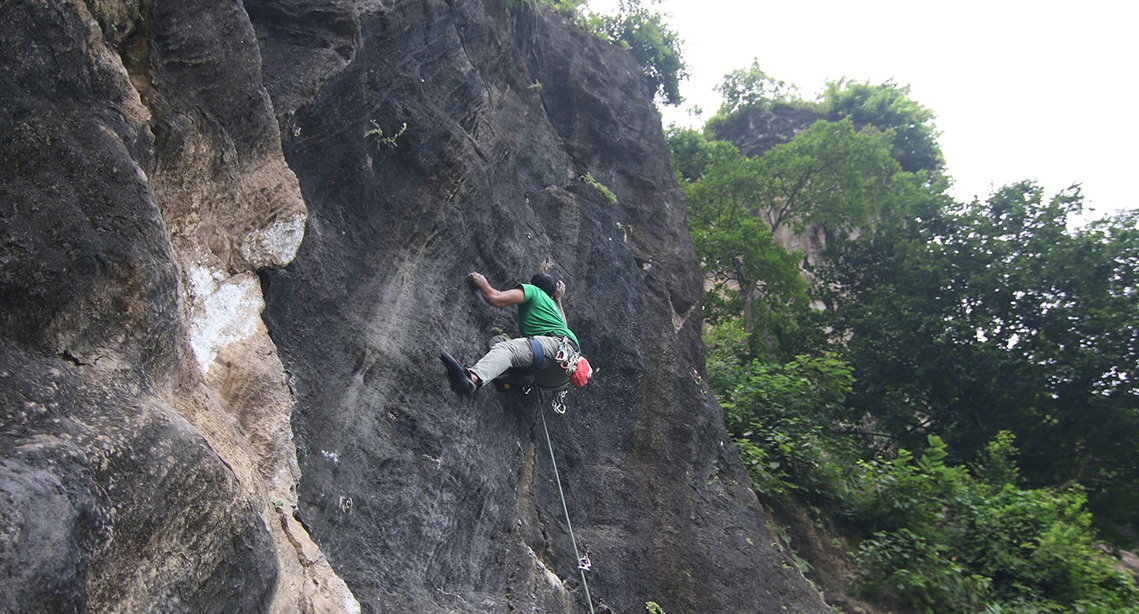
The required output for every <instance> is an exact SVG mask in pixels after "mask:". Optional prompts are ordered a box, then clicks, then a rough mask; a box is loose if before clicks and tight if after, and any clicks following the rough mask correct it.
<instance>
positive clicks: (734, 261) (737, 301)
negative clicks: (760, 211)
mask: <svg viewBox="0 0 1139 614" xmlns="http://www.w3.org/2000/svg"><path fill="white" fill-rule="evenodd" d="M706 152H707V156H708V163H707V165H706V168H705V175H704V177H703V179H701V180H699V181H696V182H692V183H687V184H686V185H685V195H686V196H687V201H688V211H689V220H688V221H689V233H690V234H691V235H692V243H693V245H694V247H695V248H696V256H697V257H698V258H699V259H700V263H701V268H702V270H703V271H704V275H705V277H706V278H707V279H708V281H709V282H710V286H711V287H710V289H709V291H708V292H707V294H706V300H705V309H706V311H707V312H708V316H709V318H710V319H711V320H717V319H721V318H732V317H740V318H742V320H743V323H744V327H745V330H746V331H747V332H748V333H752V332H754V331H756V329H757V327H756V323H757V321H759V320H760V319H761V318H764V317H767V318H770V317H775V315H776V314H785V313H786V312H787V311H788V310H795V309H803V308H805V307H806V305H807V295H806V289H807V284H806V282H805V281H804V280H803V277H802V275H801V274H800V272H799V261H800V259H801V255H800V254H794V253H789V252H788V251H787V250H785V249H783V248H782V247H781V246H780V245H779V244H778V243H776V242H775V238H774V237H773V236H772V234H771V230H770V229H769V228H768V227H767V225H766V224H765V223H764V222H763V221H762V220H761V219H760V218H758V217H757V216H756V215H755V213H754V207H755V204H756V203H757V202H758V200H759V198H760V196H758V194H759V191H760V190H761V186H762V184H763V176H762V175H760V174H759V172H758V171H757V168H756V167H757V161H756V160H753V159H750V158H747V157H744V156H741V155H740V153H739V150H737V149H736V148H735V147H734V146H733V145H732V144H731V143H726V142H723V141H713V142H712V143H709V144H708V147H707V149H706ZM761 301H762V302H761Z"/></svg>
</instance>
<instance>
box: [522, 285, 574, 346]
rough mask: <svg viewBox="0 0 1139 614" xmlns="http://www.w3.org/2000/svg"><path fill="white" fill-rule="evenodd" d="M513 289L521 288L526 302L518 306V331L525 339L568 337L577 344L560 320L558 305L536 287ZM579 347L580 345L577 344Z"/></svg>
mask: <svg viewBox="0 0 1139 614" xmlns="http://www.w3.org/2000/svg"><path fill="white" fill-rule="evenodd" d="M514 287H515V288H522V293H523V294H524V295H525V296H526V300H524V301H522V303H520V304H519V305H518V330H519V332H521V333H522V335H523V336H525V337H535V336H540V335H549V336H557V337H569V338H570V340H572V341H573V342H574V343H577V342H578V341H577V337H576V336H575V335H574V334H573V331H571V330H570V329H569V327H568V326H566V323H565V321H563V320H562V312H561V311H559V310H558V304H557V303H555V302H554V299H552V298H550V295H549V294H546V292H545V290H542V289H541V288H539V287H538V286H532V285H530V284H518V285H517V286H514ZM579 347H580V344H579Z"/></svg>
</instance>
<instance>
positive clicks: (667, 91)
mask: <svg viewBox="0 0 1139 614" xmlns="http://www.w3.org/2000/svg"><path fill="white" fill-rule="evenodd" d="M645 1H646V3H647V4H649V5H652V4H655V3H656V2H655V1H654V0H645ZM664 20H665V16H664V15H662V14H661V13H658V12H655V11H652V10H650V9H649V8H647V7H646V6H645V4H642V0H620V3H619V4H618V6H617V12H616V13H614V14H611V15H600V14H596V13H593V14H591V15H590V16H589V17H588V18H587V19H586V20H585V27H586V29H587V30H589V31H590V32H592V33H593V34H595V35H597V36H599V37H601V38H604V39H605V40H609V41H613V42H615V43H617V44H620V45H621V46H622V47H625V48H626V49H628V50H629V53H631V54H632V55H633V58H635V59H636V60H637V63H638V64H640V65H641V71H642V72H643V73H644V75H645V79H646V82H647V83H648V88H649V93H650V95H652V96H654V97H656V96H659V97H660V98H661V100H663V101H664V103H665V104H669V105H678V104H680V103H681V102H683V101H684V98H683V97H682V96H681V95H680V82H681V81H682V80H684V79H687V78H688V73H687V72H685V65H684V58H683V56H682V54H681V50H680V45H681V43H682V42H683V41H681V39H680V37H679V36H678V35H677V33H676V31H675V30H673V29H672V28H670V27H669V26H668V24H666V23H665V21H664Z"/></svg>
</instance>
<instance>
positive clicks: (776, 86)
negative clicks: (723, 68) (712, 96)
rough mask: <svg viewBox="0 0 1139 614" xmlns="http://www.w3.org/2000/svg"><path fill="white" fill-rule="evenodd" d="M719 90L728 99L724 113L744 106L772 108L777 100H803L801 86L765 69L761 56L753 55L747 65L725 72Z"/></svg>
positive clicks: (717, 87) (722, 111) (725, 102)
mask: <svg viewBox="0 0 1139 614" xmlns="http://www.w3.org/2000/svg"><path fill="white" fill-rule="evenodd" d="M716 91H717V92H720V96H721V97H722V98H723V99H724V101H723V103H722V104H721V105H720V111H719V114H720V115H728V114H730V113H734V112H736V111H738V110H739V109H741V108H743V107H751V108H771V107H772V106H773V105H774V104H776V103H781V102H783V103H791V102H795V101H799V100H800V98H799V88H798V87H796V86H795V84H793V83H786V82H784V81H779V80H777V79H775V78H774V77H771V76H769V75H768V74H767V73H765V72H763V69H761V68H760V67H759V60H758V59H753V60H752V61H751V65H750V66H748V67H747V68H740V69H738V70H733V71H732V72H730V73H728V74H726V75H724V80H723V81H722V82H721V83H720V85H718V86H716Z"/></svg>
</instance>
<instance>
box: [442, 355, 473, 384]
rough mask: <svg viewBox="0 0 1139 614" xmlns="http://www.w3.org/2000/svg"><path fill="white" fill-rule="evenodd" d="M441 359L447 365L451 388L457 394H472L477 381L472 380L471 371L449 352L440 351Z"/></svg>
mask: <svg viewBox="0 0 1139 614" xmlns="http://www.w3.org/2000/svg"><path fill="white" fill-rule="evenodd" d="M439 360H442V361H443V365H444V366H445V367H447V377H449V378H450V379H451V390H454V391H455V393H456V394H471V393H473V392H474V391H475V383H474V381H472V380H471V375H470V372H468V371H467V369H466V368H465V367H463V365H461V364H459V361H457V360H455V359H454V358H451V355H450V354H448V353H447V352H439Z"/></svg>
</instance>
